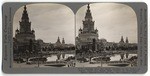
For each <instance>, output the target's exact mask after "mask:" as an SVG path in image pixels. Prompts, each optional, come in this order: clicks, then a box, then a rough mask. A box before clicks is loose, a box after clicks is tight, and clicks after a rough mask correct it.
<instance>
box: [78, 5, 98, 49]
mask: <svg viewBox="0 0 150 76" xmlns="http://www.w3.org/2000/svg"><path fill="white" fill-rule="evenodd" d="M94 22H95V21H93V18H92V13H91V10H90V5H89V4H88V5H87V10H86V13H85V17H84V20H83V28H80V29H79V34H78V37H76V45H77V48H78V49H81V48H86V47H87V48H86V49H93V51H94V50H96V49H97V42H98V30H97V29H94Z"/></svg>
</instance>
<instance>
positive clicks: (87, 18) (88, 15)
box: [85, 4, 92, 20]
mask: <svg viewBox="0 0 150 76" xmlns="http://www.w3.org/2000/svg"><path fill="white" fill-rule="evenodd" d="M85 20H92V15H91V10H90V4H88V6H87V12H86V15H85Z"/></svg>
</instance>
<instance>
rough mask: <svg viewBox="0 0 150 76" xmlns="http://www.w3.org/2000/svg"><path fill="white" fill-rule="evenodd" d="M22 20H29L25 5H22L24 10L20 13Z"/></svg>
mask: <svg viewBox="0 0 150 76" xmlns="http://www.w3.org/2000/svg"><path fill="white" fill-rule="evenodd" d="M21 19H22V21H26V22H29V17H28V12H27V7H26V5H24V10H23V14H22V18H21Z"/></svg>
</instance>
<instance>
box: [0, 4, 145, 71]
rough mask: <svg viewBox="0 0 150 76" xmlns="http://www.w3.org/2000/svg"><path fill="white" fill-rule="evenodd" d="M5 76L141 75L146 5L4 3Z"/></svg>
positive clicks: (143, 60)
mask: <svg viewBox="0 0 150 76" xmlns="http://www.w3.org/2000/svg"><path fill="white" fill-rule="evenodd" d="M2 8H3V10H2V14H3V15H2V16H3V65H2V66H3V71H4V72H5V73H145V72H146V71H147V6H146V4H145V3H135V2H134V3H5V4H3V6H2Z"/></svg>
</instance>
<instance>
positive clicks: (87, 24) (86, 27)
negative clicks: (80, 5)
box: [83, 4, 97, 33]
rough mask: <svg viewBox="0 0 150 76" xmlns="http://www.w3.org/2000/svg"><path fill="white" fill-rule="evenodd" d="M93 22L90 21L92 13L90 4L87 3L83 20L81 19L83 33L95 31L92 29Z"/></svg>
mask: <svg viewBox="0 0 150 76" xmlns="http://www.w3.org/2000/svg"><path fill="white" fill-rule="evenodd" d="M94 22H95V21H92V14H91V10H90V5H89V4H88V6H87V11H86V14H85V20H84V21H83V33H92V32H95V33H97V32H96V31H95V30H94Z"/></svg>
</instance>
